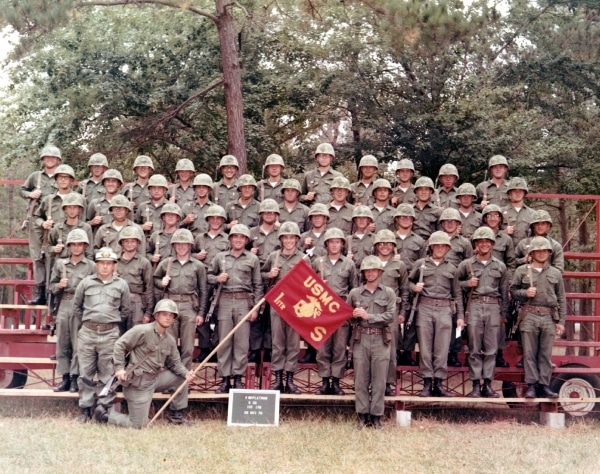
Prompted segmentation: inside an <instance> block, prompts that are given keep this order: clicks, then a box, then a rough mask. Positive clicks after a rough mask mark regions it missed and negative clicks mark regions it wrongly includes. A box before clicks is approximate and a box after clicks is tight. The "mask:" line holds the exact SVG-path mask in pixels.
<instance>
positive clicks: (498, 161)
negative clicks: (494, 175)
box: [488, 155, 508, 168]
mask: <svg viewBox="0 0 600 474" xmlns="http://www.w3.org/2000/svg"><path fill="white" fill-rule="evenodd" d="M496 165H504V166H506V167H508V160H507V159H506V157H505V156H503V155H494V156H492V157H491V158H490V161H489V162H488V168H491V167H492V166H496Z"/></svg>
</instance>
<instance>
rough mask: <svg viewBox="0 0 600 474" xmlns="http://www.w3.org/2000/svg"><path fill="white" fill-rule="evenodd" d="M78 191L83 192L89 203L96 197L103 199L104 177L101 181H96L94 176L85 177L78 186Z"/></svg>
mask: <svg viewBox="0 0 600 474" xmlns="http://www.w3.org/2000/svg"><path fill="white" fill-rule="evenodd" d="M76 192H77V193H79V194H81V195H82V196H83V198H84V199H85V202H86V203H88V204H89V203H90V202H92V201H93V200H94V199H101V198H102V197H103V196H104V186H103V185H102V177H100V181H94V180H93V179H92V178H88V179H84V180H83V181H81V182H80V183H79V185H78V186H77V191H76Z"/></svg>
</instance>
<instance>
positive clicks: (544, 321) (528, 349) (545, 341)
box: [519, 313, 556, 385]
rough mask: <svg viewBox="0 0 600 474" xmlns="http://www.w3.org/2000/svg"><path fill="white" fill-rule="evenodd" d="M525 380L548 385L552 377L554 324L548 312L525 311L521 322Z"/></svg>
mask: <svg viewBox="0 0 600 474" xmlns="http://www.w3.org/2000/svg"><path fill="white" fill-rule="evenodd" d="M519 329H520V331H521V343H522V344H523V364H524V365H523V367H524V368H525V382H526V383H528V384H529V383H539V384H542V385H549V384H550V378H551V377H552V362H551V360H550V359H551V356H552V345H553V344H554V337H555V333H556V324H555V323H554V321H553V320H552V316H551V315H549V314H534V313H525V316H524V317H523V320H522V321H521V324H520V325H519Z"/></svg>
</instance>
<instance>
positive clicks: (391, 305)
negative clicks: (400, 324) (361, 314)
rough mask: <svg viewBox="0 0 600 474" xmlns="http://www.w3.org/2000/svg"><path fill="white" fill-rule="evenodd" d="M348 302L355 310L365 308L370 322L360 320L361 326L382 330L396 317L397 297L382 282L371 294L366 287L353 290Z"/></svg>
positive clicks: (347, 299)
mask: <svg viewBox="0 0 600 474" xmlns="http://www.w3.org/2000/svg"><path fill="white" fill-rule="evenodd" d="M346 302H347V303H348V304H349V305H350V306H352V307H353V308H358V307H361V308H364V309H365V310H366V312H367V314H368V315H369V319H368V320H364V319H360V320H359V321H360V323H359V324H360V326H362V327H370V328H382V327H385V326H387V325H389V324H390V323H392V321H393V320H394V318H395V317H396V314H395V313H396V295H395V294H394V290H392V289H391V288H389V287H387V286H384V285H383V284H382V283H381V282H379V284H378V285H377V288H376V289H375V291H374V292H373V293H371V292H370V291H369V290H368V289H367V287H366V286H364V285H360V286H358V287H356V288H353V289H352V291H350V293H349V294H348V296H347V297H346Z"/></svg>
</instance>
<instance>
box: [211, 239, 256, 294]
mask: <svg viewBox="0 0 600 474" xmlns="http://www.w3.org/2000/svg"><path fill="white" fill-rule="evenodd" d="M223 263H224V264H225V268H224V269H223ZM223 271H224V272H225V273H227V275H228V276H229V277H228V278H227V281H226V282H225V283H224V284H223V292H224V293H238V292H246V293H248V298H249V299H250V300H251V301H252V306H254V305H255V304H256V303H257V302H258V301H259V300H260V299H261V298H262V297H263V295H264V291H263V281H262V277H261V275H260V263H259V261H258V257H257V256H256V255H254V254H252V253H251V252H249V251H248V250H244V251H243V252H242V254H241V255H240V256H239V257H237V258H236V257H235V256H234V255H233V254H232V253H231V251H229V250H227V251H226V252H221V253H218V254H217V255H215V258H213V259H212V261H211V263H210V266H209V269H208V281H209V283H210V284H211V285H216V284H217V281H216V280H217V277H218V276H219V275H220V274H221V273H223Z"/></svg>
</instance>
